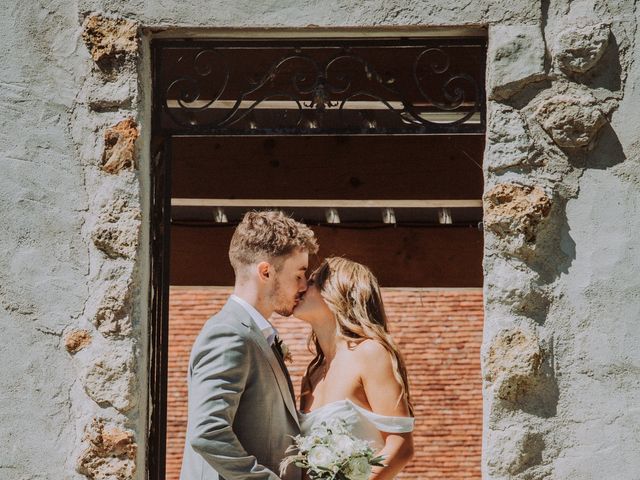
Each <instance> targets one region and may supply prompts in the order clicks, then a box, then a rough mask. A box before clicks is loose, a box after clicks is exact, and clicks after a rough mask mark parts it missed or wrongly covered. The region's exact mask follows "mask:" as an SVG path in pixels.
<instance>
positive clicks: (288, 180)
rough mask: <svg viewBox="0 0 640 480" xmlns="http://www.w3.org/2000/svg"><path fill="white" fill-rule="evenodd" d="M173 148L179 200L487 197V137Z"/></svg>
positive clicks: (202, 141) (239, 140)
mask: <svg viewBox="0 0 640 480" xmlns="http://www.w3.org/2000/svg"><path fill="white" fill-rule="evenodd" d="M172 146H173V153H172V172H171V181H172V196H173V197H175V198H210V199H220V198H227V199H237V198H242V199H277V200H282V199H292V200H296V199H300V198H305V199H310V200H320V199H323V200H324V199H327V200H334V199H342V200H404V199H413V200H447V201H448V200H468V199H480V198H482V191H483V176H482V156H483V151H484V137H483V136H477V135H475V136H474V135H461V136H455V135H438V136H424V137H422V136H420V137H418V136H407V137H393V136H391V137H389V136H382V137H375V136H374V137H312V136H306V137H305V136H292V137H268V138H262V137H215V138H211V137H209V138H206V137H178V138H174V140H173V141H172Z"/></svg>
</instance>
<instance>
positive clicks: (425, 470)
mask: <svg viewBox="0 0 640 480" xmlns="http://www.w3.org/2000/svg"><path fill="white" fill-rule="evenodd" d="M153 51H154V68H155V72H154V91H155V102H154V140H155V144H156V145H157V153H156V155H155V157H154V158H155V159H156V165H155V166H156V170H155V172H154V175H155V178H154V187H155V189H154V212H155V214H156V218H155V222H154V230H155V232H154V233H153V235H152V238H153V240H154V245H153V250H154V252H155V253H154V257H153V258H154V262H153V263H154V265H153V268H152V272H153V282H154V300H155V301H154V302H153V308H154V318H156V323H155V327H154V329H153V337H154V338H153V339H152V343H153V344H154V347H153V348H154V349H153V351H152V357H151V358H152V382H153V383H154V384H153V385H152V395H153V396H154V405H155V406H156V407H157V408H154V410H153V412H154V417H153V419H152V427H154V428H155V430H153V428H152V432H151V435H152V436H153V435H155V437H152V439H150V445H152V448H156V449H157V455H159V457H157V458H162V459H165V458H166V463H165V462H164V461H163V460H160V461H159V465H158V466H157V467H156V469H157V470H158V471H160V470H162V471H165V470H166V478H177V475H178V473H179V464H180V461H181V453H182V448H183V446H184V443H183V442H184V427H185V425H186V362H187V361H188V354H189V350H190V346H191V343H192V342H193V339H194V338H195V335H197V333H198V331H199V329H200V327H201V325H202V324H203V323H204V321H206V320H207V319H208V318H209V316H210V315H212V314H213V313H215V311H216V310H217V309H218V308H219V307H220V306H221V304H222V303H223V302H224V300H225V299H226V297H227V296H228V294H229V292H230V287H231V285H232V282H233V277H232V271H231V268H230V266H229V265H228V260H227V250H228V242H229V239H230V236H231V234H232V232H233V228H234V226H235V224H236V223H237V222H238V221H239V219H240V218H241V217H242V215H243V214H244V212H246V211H247V210H250V209H261V208H279V209H283V210H285V211H287V212H288V213H290V214H291V215H292V216H294V217H295V218H297V219H299V220H302V221H304V222H305V223H307V224H309V225H310V226H311V227H312V228H313V229H314V230H315V231H316V234H317V236H318V238H319V242H320V245H321V250H320V252H319V254H318V257H317V258H316V259H313V260H312V262H315V263H316V264H317V262H319V260H320V259H321V258H323V257H325V256H328V255H341V256H346V257H348V258H351V259H353V260H356V261H360V262H362V263H364V264H366V265H368V266H369V267H370V268H371V269H372V270H373V272H374V273H375V274H376V275H377V276H378V278H379V280H380V283H381V286H382V287H383V292H384V293H383V295H384V299H385V303H386V306H387V309H388V314H389V317H390V321H391V330H392V333H393V334H394V336H395V337H396V338H397V340H398V342H399V344H400V347H401V349H402V350H403V353H404V355H405V357H406V361H407V365H408V368H409V371H410V377H411V382H412V390H413V395H414V398H415V399H416V404H417V405H416V413H417V417H418V419H417V428H416V447H417V448H416V458H415V460H414V462H413V464H412V465H410V466H409V468H407V469H406V471H405V473H403V475H402V478H416V479H417V478H442V477H445V478H465V479H468V478H479V474H480V441H481V425H482V418H481V414H482V396H481V381H480V363H479V348H480V343H481V337H482V293H481V286H482V232H481V220H482V209H481V196H482V190H483V184H482V168H481V167H482V152H483V149H484V90H483V89H484V63H485V57H486V42H485V39H484V38H477V37H470V38H465V39H459V38H458V39H451V38H449V39H447V38H439V39H434V38H430V39H377V40H366V41H365V40H353V39H352V40H344V39H343V40H315V41H311V40H305V41H296V40H291V39H289V40H286V41H285V40H281V41H274V40H270V41H266V40H265V41H255V40H253V41H215V40H212V41H197V42H193V41H163V42H158V43H157V44H154V45H153ZM243 82H244V83H243ZM434 85H435V88H434ZM156 222H158V225H155V223H156ZM312 266H313V265H312ZM274 322H275V323H276V325H277V326H278V327H279V329H280V330H281V331H282V332H283V336H285V341H287V343H288V344H289V345H290V346H291V348H292V351H293V354H294V356H295V358H296V362H295V363H294V364H293V365H292V367H291V373H292V377H293V380H294V384H295V382H296V381H297V380H298V378H299V376H300V375H301V373H302V371H303V369H304V365H305V362H306V361H307V360H308V359H309V353H308V352H307V351H306V349H305V344H306V336H307V334H308V333H309V332H307V331H305V329H304V327H303V326H302V324H301V323H298V322H296V321H295V320H294V319H285V318H279V319H274ZM298 384H299V382H298ZM165 439H166V442H167V443H166V447H167V448H166V451H165V444H164V443H163V442H164V441H165ZM150 458H154V457H153V456H150ZM158 478H164V476H162V477H158Z"/></svg>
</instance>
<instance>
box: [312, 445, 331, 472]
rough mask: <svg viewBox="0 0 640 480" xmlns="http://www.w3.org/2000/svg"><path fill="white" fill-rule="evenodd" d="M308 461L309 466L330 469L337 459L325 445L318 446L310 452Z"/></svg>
mask: <svg viewBox="0 0 640 480" xmlns="http://www.w3.org/2000/svg"><path fill="white" fill-rule="evenodd" d="M307 460H308V461H309V465H311V466H312V467H323V468H330V466H331V464H332V463H334V462H335V460H336V458H335V454H334V453H333V451H331V449H330V448H328V447H325V446H324V445H316V446H315V447H313V448H312V449H311V450H309V454H308V456H307Z"/></svg>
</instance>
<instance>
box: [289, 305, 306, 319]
mask: <svg viewBox="0 0 640 480" xmlns="http://www.w3.org/2000/svg"><path fill="white" fill-rule="evenodd" d="M291 315H292V316H294V317H296V318H297V319H298V320H302V321H304V322H307V321H308V320H307V318H306V316H305V314H304V310H302V309H299V308H298V307H296V308H294V309H293V313H292V314H291Z"/></svg>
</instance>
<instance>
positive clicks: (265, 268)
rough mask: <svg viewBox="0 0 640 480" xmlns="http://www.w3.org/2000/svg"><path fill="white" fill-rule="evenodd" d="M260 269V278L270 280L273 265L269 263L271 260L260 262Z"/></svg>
mask: <svg viewBox="0 0 640 480" xmlns="http://www.w3.org/2000/svg"><path fill="white" fill-rule="evenodd" d="M257 269H258V277H260V280H262V281H263V282H266V281H268V280H269V276H270V275H271V265H270V264H269V262H260V263H259V264H258V266H257Z"/></svg>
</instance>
